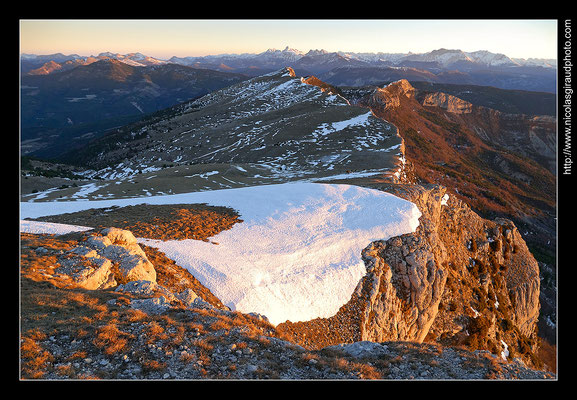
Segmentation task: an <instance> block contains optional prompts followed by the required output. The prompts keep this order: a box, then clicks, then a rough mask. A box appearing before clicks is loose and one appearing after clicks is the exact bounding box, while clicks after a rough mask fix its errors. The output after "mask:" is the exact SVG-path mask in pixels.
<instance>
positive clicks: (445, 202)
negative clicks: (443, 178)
mask: <svg viewBox="0 0 577 400" xmlns="http://www.w3.org/2000/svg"><path fill="white" fill-rule="evenodd" d="M448 201H449V195H448V194H447V193H445V195H444V196H443V198H442V199H441V205H442V206H446V205H447V202H448Z"/></svg>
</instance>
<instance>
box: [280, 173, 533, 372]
mask: <svg viewBox="0 0 577 400" xmlns="http://www.w3.org/2000/svg"><path fill="white" fill-rule="evenodd" d="M368 186H371V187H373V188H378V189H381V190H385V191H387V192H391V193H394V194H395V195H397V196H400V197H403V198H406V199H407V200H410V201H412V202H414V203H415V204H416V205H417V206H418V207H419V209H420V210H421V212H422V213H423V215H422V217H421V218H420V225H419V227H418V228H417V230H416V231H415V232H414V233H412V234H407V235H402V236H398V237H394V238H391V239H389V240H386V241H375V242H373V243H371V244H370V245H369V246H368V247H366V248H365V249H364V251H363V254H362V257H363V260H364V261H365V264H366V266H367V275H366V276H365V277H364V278H363V279H362V280H361V281H360V282H359V284H358V286H357V289H356V290H355V292H354V294H353V296H352V298H351V300H350V301H349V302H348V303H347V304H346V305H344V306H343V307H342V308H341V309H340V310H339V312H338V313H337V315H335V316H334V317H331V318H328V319H316V320H313V321H309V322H305V323H296V324H293V323H286V324H281V326H280V328H281V330H286V331H287V332H290V333H291V334H293V335H294V338H295V340H296V341H297V342H298V343H299V344H301V345H303V346H308V347H325V346H327V345H335V344H337V343H350V342H357V341H372V342H383V341H413V342H419V343H421V342H424V341H425V342H433V343H443V344H450V345H466V346H469V347H471V348H472V349H483V350H488V351H491V352H492V353H493V354H498V355H499V354H501V353H502V352H503V351H505V350H506V351H508V352H509V353H508V354H515V356H516V357H520V358H522V359H523V360H524V361H525V362H527V363H529V364H531V365H538V364H539V360H537V357H536V356H535V351H536V349H537V347H538V346H537V345H538V340H537V337H536V326H537V325H536V324H537V318H538V315H539V268H538V265H537V262H536V261H535V259H534V258H533V256H532V255H531V253H530V252H529V250H528V249H527V246H526V244H525V242H524V240H523V239H522V238H521V236H520V234H519V232H518V230H517V228H516V227H515V225H514V224H513V223H512V222H511V221H509V220H505V219H496V220H494V221H489V220H486V219H483V218H481V217H479V216H478V215H477V214H475V213H474V212H473V211H472V210H471V209H470V208H469V207H468V206H467V205H466V204H465V203H463V202H462V201H460V200H459V199H457V198H456V197H455V196H453V195H450V194H448V193H447V191H446V189H445V188H444V187H442V186H438V185H431V186H421V185H393V184H385V185H377V184H369V185H368ZM313 332H314V333H315V335H313Z"/></svg>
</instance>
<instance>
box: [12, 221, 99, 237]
mask: <svg viewBox="0 0 577 400" xmlns="http://www.w3.org/2000/svg"><path fill="white" fill-rule="evenodd" d="M90 229H92V228H89V227H86V226H77V225H68V224H57V223H54V222H41V221H26V220H20V232H26V233H49V234H54V235H64V234H65V233H70V232H83V231H88V230H90Z"/></svg>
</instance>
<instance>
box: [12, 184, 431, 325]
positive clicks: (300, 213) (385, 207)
mask: <svg viewBox="0 0 577 400" xmlns="http://www.w3.org/2000/svg"><path fill="white" fill-rule="evenodd" d="M140 203H146V204H179V203H208V204H211V205H218V206H228V207H231V208H234V209H236V210H237V211H238V212H239V214H240V217H241V219H242V220H243V221H244V222H242V223H238V224H235V225H234V226H233V227H232V228H231V229H229V230H226V231H223V232H221V233H219V234H218V235H216V236H214V237H212V238H211V239H210V240H211V241H212V242H216V243H218V245H215V244H213V243H210V242H203V241H197V240H181V241H177V240H171V241H166V242H162V241H159V240H150V239H138V240H139V242H140V243H144V244H146V245H149V246H153V247H157V248H159V249H160V250H161V251H163V252H164V253H165V254H166V255H167V256H168V257H169V258H171V259H173V260H174V261H175V262H176V263H177V264H178V265H180V266H182V267H184V268H186V269H188V270H189V271H190V272H191V273H192V275H194V276H195V277H196V278H197V279H198V280H199V281H200V282H201V283H202V284H203V285H205V286H206V287H207V288H208V289H210V290H211V291H212V292H213V293H214V294H215V295H216V296H217V297H218V298H219V299H220V300H221V301H222V302H223V303H224V304H225V305H227V306H228V307H230V308H231V309H233V310H238V311H241V312H246V313H249V312H256V313H259V314H263V315H266V316H267V318H268V319H269V321H270V322H271V323H273V324H275V325H276V324H278V323H281V322H284V321H286V320H290V321H293V322H296V321H306V320H310V319H313V318H317V317H330V316H332V315H334V314H336V312H337V311H338V309H339V308H340V307H341V306H342V305H343V304H345V303H346V302H347V301H348V300H349V299H350V297H351V295H352V293H353V291H354V289H355V287H356V286H357V284H358V282H359V281H360V279H361V278H362V277H363V276H364V275H365V274H366V269H365V265H364V263H363V261H362V260H361V250H362V249H363V248H365V247H366V246H367V245H369V243H370V242H371V241H374V240H380V239H388V238H390V237H393V236H398V235H402V234H405V233H409V232H414V230H415V229H416V228H417V226H418V225H419V220H418V219H419V217H420V216H421V213H420V211H419V210H418V208H417V207H416V206H415V205H414V204H413V203H411V202H409V201H406V200H403V199H401V198H399V197H396V196H394V195H392V194H389V193H385V192H381V191H378V190H373V189H367V188H361V187H357V186H351V185H338V184H318V183H302V182H295V183H286V184H279V185H266V186H256V187H245V188H236V189H224V190H218V191H208V192H194V193H184V194H176V195H166V196H152V197H147V198H138V199H118V200H95V201H82V202H79V201H77V202H43V203H21V218H26V217H32V218H34V217H39V216H42V215H52V214H59V213H66V212H74V211H79V210H85V209H89V208H95V207H97V208H106V207H111V206H113V205H116V206H125V205H133V204H140Z"/></svg>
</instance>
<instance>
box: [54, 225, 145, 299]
mask: <svg viewBox="0 0 577 400" xmlns="http://www.w3.org/2000/svg"><path fill="white" fill-rule="evenodd" d="M60 265H61V267H60V268H59V272H60V273H62V274H65V275H69V276H70V277H71V278H72V280H73V281H74V282H75V283H76V284H77V285H78V286H80V287H82V288H84V289H90V290H95V289H107V288H110V287H115V286H117V285H118V284H119V283H127V282H130V281H137V280H146V281H150V282H156V270H155V269H154V265H152V263H151V262H150V261H149V260H148V258H147V257H146V254H145V253H144V251H143V250H142V249H141V248H140V246H139V245H138V243H137V242H136V238H135V237H134V235H133V234H132V232H130V231H127V230H124V229H119V228H106V229H103V230H101V231H100V232H96V233H95V234H94V235H89V236H88V237H87V238H86V240H85V241H83V242H82V244H81V245H80V246H78V247H76V248H74V249H72V250H71V251H70V252H68V253H67V254H66V255H65V256H63V257H61V259H60Z"/></svg>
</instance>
